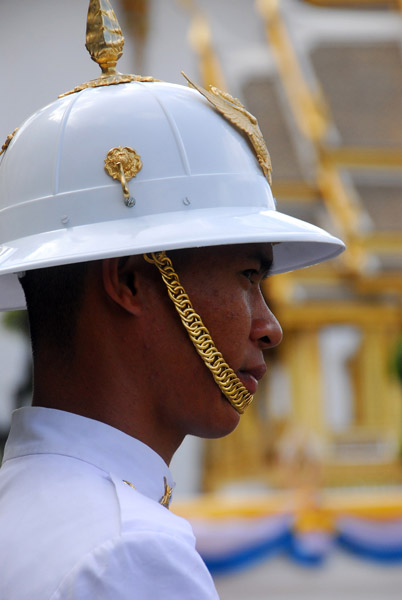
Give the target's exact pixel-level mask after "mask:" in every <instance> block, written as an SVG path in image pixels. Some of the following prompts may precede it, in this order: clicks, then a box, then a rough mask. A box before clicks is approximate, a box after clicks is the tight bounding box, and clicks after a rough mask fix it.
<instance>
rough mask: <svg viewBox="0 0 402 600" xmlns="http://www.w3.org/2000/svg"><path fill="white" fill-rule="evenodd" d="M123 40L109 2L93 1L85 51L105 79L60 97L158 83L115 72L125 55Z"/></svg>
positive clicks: (138, 76)
mask: <svg viewBox="0 0 402 600" xmlns="http://www.w3.org/2000/svg"><path fill="white" fill-rule="evenodd" d="M123 46H124V37H123V34H122V31H121V29H120V25H119V22H118V20H117V18H116V15H115V13H114V11H113V8H112V6H111V4H110V2H109V0H90V2H89V8H88V18H87V33H86V43H85V47H86V49H87V50H88V52H89V54H90V56H91V58H92V60H94V61H95V62H96V63H98V65H99V66H100V68H101V69H102V75H101V76H100V77H98V78H97V79H92V81H88V82H86V83H82V84H81V85H78V86H77V87H75V88H74V89H73V90H70V91H69V92H65V93H64V94H60V96H59V98H63V97H64V96H68V95H69V94H74V93H76V92H80V91H81V90H85V89H86V88H91V87H100V86H104V85H116V84H119V83H129V82H130V81H158V80H157V79H154V78H153V77H142V76H141V75H124V74H123V73H119V72H118V71H116V65H117V61H118V60H119V58H120V57H121V56H122V54H123Z"/></svg>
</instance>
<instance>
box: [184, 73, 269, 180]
mask: <svg viewBox="0 0 402 600" xmlns="http://www.w3.org/2000/svg"><path fill="white" fill-rule="evenodd" d="M182 75H183V77H185V79H187V82H188V84H189V86H190V87H192V88H194V89H196V90H197V91H198V92H200V94H202V95H203V96H204V98H206V99H207V100H208V102H210V103H211V104H212V106H214V108H216V110H217V111H218V112H219V113H220V114H221V115H222V116H224V117H225V119H227V120H228V121H229V122H230V123H232V125H234V126H235V127H237V128H238V129H240V130H241V131H243V132H244V133H245V134H246V135H247V136H248V138H249V140H250V142H251V145H252V146H253V149H254V152H255V154H256V156H257V160H258V163H259V165H260V167H261V169H262V172H263V173H264V175H265V177H266V178H267V179H268V183H269V185H272V165H271V157H270V156H269V152H268V149H267V146H266V144H265V140H264V138H263V135H262V133H261V129H260V128H259V126H258V122H257V119H256V118H255V117H254V115H252V114H251V113H249V112H248V110H247V109H246V108H245V107H244V106H243V104H242V103H241V102H240V100H238V99H237V98H234V97H233V96H231V95H230V94H228V93H227V92H223V91H222V90H220V89H218V88H216V87H213V86H210V91H208V90H205V89H204V88H203V87H201V86H199V85H197V84H195V83H193V82H192V81H191V80H190V79H189V78H188V77H187V75H186V74H185V73H183V71H182Z"/></svg>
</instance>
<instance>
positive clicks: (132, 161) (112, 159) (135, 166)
mask: <svg viewBox="0 0 402 600" xmlns="http://www.w3.org/2000/svg"><path fill="white" fill-rule="evenodd" d="M141 169H142V161H141V157H140V155H139V154H137V152H136V151H135V150H134V149H133V148H130V147H129V146H125V147H124V148H123V147H122V146H117V148H112V149H111V150H109V152H108V153H107V155H106V158H105V171H106V173H108V175H110V176H111V177H113V179H118V180H119V181H120V183H121V187H122V190H123V195H124V199H125V203H126V205H127V206H134V204H135V200H134V198H132V197H131V196H130V192H129V189H128V186H127V182H128V181H130V179H132V178H133V177H135V176H136V175H137V173H138V171H141Z"/></svg>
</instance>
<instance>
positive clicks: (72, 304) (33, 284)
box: [20, 262, 88, 356]
mask: <svg viewBox="0 0 402 600" xmlns="http://www.w3.org/2000/svg"><path fill="white" fill-rule="evenodd" d="M87 271H88V263H86V262H84V263H77V264H72V265H62V266H58V267H47V268H44V269H36V270H33V271H27V272H26V273H25V275H24V276H23V277H21V278H20V282H21V285H22V288H23V290H24V294H25V299H26V303H27V310H28V317H29V325H30V331H31V341H32V350H33V353H34V354H35V353H37V352H38V350H39V348H40V346H41V344H42V343H46V344H48V346H49V348H50V349H52V350H55V351H57V352H59V353H61V354H62V355H63V356H66V355H68V354H71V351H72V347H73V345H72V343H73V340H74V334H75V330H76V325H77V318H78V313H79V309H80V307H81V302H82V298H83V295H84V290H85V284H86V280H87V277H86V275H87Z"/></svg>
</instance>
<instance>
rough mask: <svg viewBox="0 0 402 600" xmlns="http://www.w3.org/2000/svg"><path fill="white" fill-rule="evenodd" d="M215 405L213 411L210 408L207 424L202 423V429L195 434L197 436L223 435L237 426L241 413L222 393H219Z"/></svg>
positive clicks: (213, 436) (216, 436)
mask: <svg viewBox="0 0 402 600" xmlns="http://www.w3.org/2000/svg"><path fill="white" fill-rule="evenodd" d="M215 407H216V409H215V410H214V411H212V410H211V413H210V419H209V420H208V423H207V424H204V428H203V431H202V432H199V433H198V434H197V435H198V436H199V437H203V438H207V439H215V438H220V437H224V436H225V435H229V433H232V431H234V430H235V429H236V427H237V426H238V424H239V422H240V418H241V415H240V414H239V413H238V412H237V410H236V409H235V408H234V407H233V406H232V405H231V404H230V402H229V401H228V400H226V398H225V396H224V395H223V394H221V393H220V394H219V398H218V399H217V402H216V404H215Z"/></svg>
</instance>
